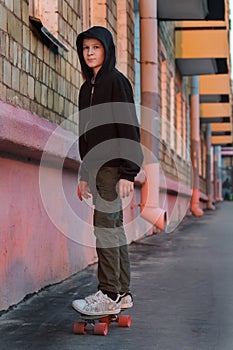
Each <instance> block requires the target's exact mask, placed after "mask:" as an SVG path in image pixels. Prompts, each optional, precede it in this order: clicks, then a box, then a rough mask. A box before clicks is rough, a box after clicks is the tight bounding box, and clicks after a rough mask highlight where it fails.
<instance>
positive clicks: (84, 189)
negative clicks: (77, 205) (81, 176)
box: [78, 181, 91, 201]
mask: <svg viewBox="0 0 233 350" xmlns="http://www.w3.org/2000/svg"><path fill="white" fill-rule="evenodd" d="M90 197H91V195H90V194H89V193H88V184H87V182H86V181H80V182H79V184H78V198H79V199H80V201H82V200H83V198H86V199H88V198H90Z"/></svg>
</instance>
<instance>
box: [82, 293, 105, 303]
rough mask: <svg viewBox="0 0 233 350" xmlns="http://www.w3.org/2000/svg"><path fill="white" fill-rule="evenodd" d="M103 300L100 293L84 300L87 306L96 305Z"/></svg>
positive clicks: (102, 295)
mask: <svg viewBox="0 0 233 350" xmlns="http://www.w3.org/2000/svg"><path fill="white" fill-rule="evenodd" d="M103 298H104V294H103V293H102V292H101V291H98V292H97V293H95V294H92V295H89V296H88V297H86V298H85V300H86V302H87V303H88V304H90V303H91V304H93V303H98V302H100V301H101V300H102V299H103Z"/></svg>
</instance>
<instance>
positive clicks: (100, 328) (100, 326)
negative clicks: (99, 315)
mask: <svg viewBox="0 0 233 350" xmlns="http://www.w3.org/2000/svg"><path fill="white" fill-rule="evenodd" d="M94 334H96V335H107V334H108V324H107V323H102V322H100V323H96V324H95V326H94Z"/></svg>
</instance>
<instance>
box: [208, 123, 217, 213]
mask: <svg viewBox="0 0 233 350" xmlns="http://www.w3.org/2000/svg"><path fill="white" fill-rule="evenodd" d="M211 168H212V162H211V124H207V125H206V189H207V196H208V203H207V209H209V210H215V206H214V205H213V194H212V171H211Z"/></svg>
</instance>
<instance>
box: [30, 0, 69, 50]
mask: <svg viewBox="0 0 233 350" xmlns="http://www.w3.org/2000/svg"><path fill="white" fill-rule="evenodd" d="M29 21H30V27H31V30H32V31H33V33H34V34H35V35H36V36H37V37H39V38H40V40H41V41H42V42H43V43H44V44H45V45H47V46H48V47H50V48H51V49H52V50H53V51H54V52H55V53H57V54H62V53H63V51H65V52H68V51H69V49H68V48H67V47H66V46H65V45H64V44H63V43H62V42H61V40H59V39H58V37H57V35H58V0H50V1H46V0H29Z"/></svg>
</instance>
